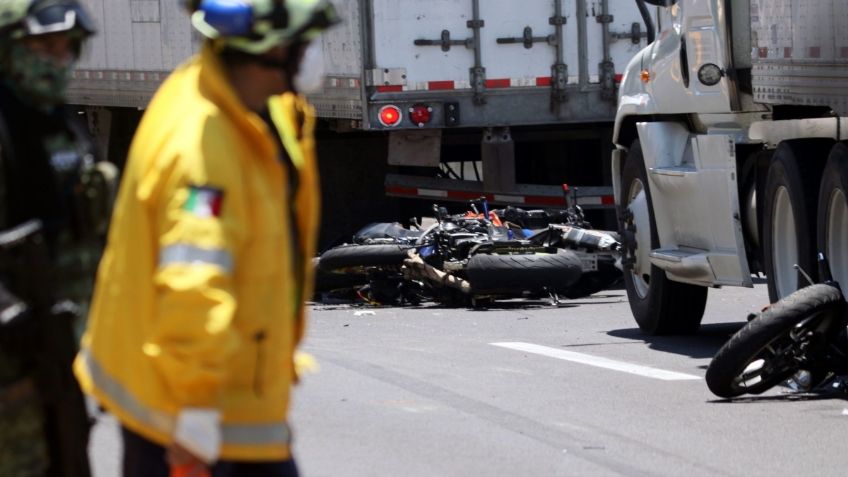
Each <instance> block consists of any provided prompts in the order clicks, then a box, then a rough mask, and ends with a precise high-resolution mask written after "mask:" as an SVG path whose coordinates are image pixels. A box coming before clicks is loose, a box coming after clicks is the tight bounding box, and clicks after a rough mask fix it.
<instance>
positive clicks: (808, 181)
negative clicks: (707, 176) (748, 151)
mask: <svg viewBox="0 0 848 477" xmlns="http://www.w3.org/2000/svg"><path fill="white" fill-rule="evenodd" d="M831 146H833V141H831V140H829V139H806V140H792V141H783V142H781V143H780V144H779V145H778V146H777V150H775V152H774V156H772V160H771V165H770V166H769V170H768V176H767V178H766V187H765V200H764V208H763V241H762V244H763V268H764V269H765V274H766V276H767V277H768V292H769V299H770V300H771V302H772V303H774V302H776V301H777V300H780V299H781V298H783V295H787V294H789V293H791V292H793V291H795V290H794V289H793V290H789V291H788V293H787V292H784V293H781V292H780V289H779V286H778V284H777V280H778V278H777V277H778V276H779V275H780V274H779V272H778V271H776V270H775V269H776V267H777V265H776V264H775V254H776V253H778V252H776V251H775V250H774V240H775V239H777V240H780V239H781V238H782V235H781V234H776V233H775V231H774V229H773V224H774V219H773V217H774V216H775V213H776V212H777V211H776V210H775V207H776V196H777V193H778V191H779V190H780V189H782V188H785V189H786V191H787V194H788V195H789V202H790V206H791V207H792V211H793V215H794V217H795V240H796V243H797V244H798V265H799V266H800V267H801V268H802V269H803V270H804V271H806V272H807V273H808V274H809V275H810V277H811V278H812V279H813V281H814V282H817V281H818V270H817V265H816V250H815V245H816V244H815V237H816V223H815V221H814V219H815V217H816V215H817V212H816V206H817V205H818V198H819V185H820V182H821V178H822V170H823V169H824V163H825V161H826V159H827V155H828V151H829V150H830V148H831ZM786 272H787V271H786V270H784V273H786ZM788 273H789V274H790V275H791V273H793V271H791V270H790V271H789V272H788ZM794 273H796V276H797V280H798V282H797V283H798V286H797V287H795V289H797V288H800V287H803V286H805V285H807V284H808V283H807V280H806V278H804V277H803V276H802V275H801V273H800V272H794Z"/></svg>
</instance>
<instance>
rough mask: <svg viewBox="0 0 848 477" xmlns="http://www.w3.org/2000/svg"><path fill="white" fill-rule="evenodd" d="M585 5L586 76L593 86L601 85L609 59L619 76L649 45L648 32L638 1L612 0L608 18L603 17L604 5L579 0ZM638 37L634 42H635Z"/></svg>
mask: <svg viewBox="0 0 848 477" xmlns="http://www.w3.org/2000/svg"><path fill="white" fill-rule="evenodd" d="M578 1H583V2H584V3H585V4H586V30H587V35H586V37H587V40H588V55H589V61H588V65H587V70H588V71H587V72H586V74H587V75H588V76H589V82H590V83H599V82H600V81H601V78H602V77H603V74H604V72H603V70H602V66H601V63H602V62H604V61H606V60H609V61H610V62H611V63H612V64H611V65H610V67H611V68H612V72H613V73H614V74H615V75H620V74H622V73H623V72H624V68H625V67H626V66H627V63H629V62H630V59H631V58H633V56H635V55H636V53H638V52H639V50H641V49H642V48H644V47H645V46H646V45H647V31H646V30H645V25H644V24H643V22H642V16H641V15H640V14H639V10H638V9H636V8H635V7H634V5H635V1H621V0H611V1H609V2H607V3H608V5H609V6H608V7H607V9H608V12H607V14H608V15H609V18H605V17H604V15H605V14H604V12H603V3H604V2H602V1H599V0H578ZM605 22H608V23H607V24H608V25H609V36H608V39H607V41H609V43H610V45H609V50H610V56H609V58H607V59H605V58H604V47H603V42H604V31H603V26H604V23H605ZM634 37H635V41H634Z"/></svg>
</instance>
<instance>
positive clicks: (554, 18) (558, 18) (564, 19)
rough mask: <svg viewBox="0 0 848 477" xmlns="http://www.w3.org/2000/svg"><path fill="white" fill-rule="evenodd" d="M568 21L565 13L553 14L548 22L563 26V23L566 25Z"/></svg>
mask: <svg viewBox="0 0 848 477" xmlns="http://www.w3.org/2000/svg"><path fill="white" fill-rule="evenodd" d="M566 23H568V18H567V17H565V16H564V15H556V16H552V17H551V18H548V24H550V25H554V26H557V25H559V26H562V25H565V24H566Z"/></svg>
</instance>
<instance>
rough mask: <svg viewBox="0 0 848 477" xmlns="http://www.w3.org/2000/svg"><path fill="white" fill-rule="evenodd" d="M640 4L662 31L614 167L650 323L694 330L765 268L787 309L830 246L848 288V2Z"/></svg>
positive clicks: (638, 62)
mask: <svg viewBox="0 0 848 477" xmlns="http://www.w3.org/2000/svg"><path fill="white" fill-rule="evenodd" d="M637 3H640V5H639V6H640V9H641V10H642V11H643V14H644V15H645V19H646V23H650V19H651V18H650V16H648V15H647V13H646V12H648V11H649V10H653V9H655V13H656V18H657V25H655V26H654V25H650V24H649V25H648V28H649V29H650V31H651V32H652V33H654V32H655V34H652V35H651V40H653V41H651V42H650V44H649V45H648V46H647V47H646V48H644V49H643V50H642V51H640V52H639V53H637V54H636V55H635V56H634V57H633V58H632V59H631V61H630V63H629V64H628V66H627V68H626V70H625V73H624V77H623V79H622V83H621V89H620V92H619V100H618V109H617V113H616V119H615V129H614V133H613V140H614V142H615V144H616V150H615V151H614V152H613V156H612V166H611V169H612V171H613V172H612V173H613V186H614V195H615V200H616V204H617V216H618V223H619V229H620V232H621V234H622V239H623V243H624V257H623V260H622V263H623V265H624V267H625V284H626V288H627V293H628V299H629V301H630V304H631V309H632V311H633V314H634V317H635V319H636V321H637V323H638V324H639V326H640V328H641V329H642V330H643V331H645V332H647V333H651V334H663V333H688V332H694V331H696V330H697V329H698V327H699V325H700V322H701V318H702V316H703V311H704V307H705V304H706V299H707V293H708V289H709V288H710V287H720V286H745V287H752V286H753V279H752V274H765V276H766V281H767V284H768V288H769V297H770V299H771V300H772V301H776V300H777V299H779V298H782V297H784V296H786V295H788V294H790V293H791V292H793V291H795V290H797V289H798V288H800V287H802V286H804V285H806V284H807V282H808V281H815V280H816V279H817V271H816V269H815V268H816V267H815V263H816V262H815V257H816V253H817V252H818V251H822V252H825V253H826V254H828V256H830V257H831V260H832V261H835V263H834V267H833V268H834V269H835V270H837V272H836V274H837V279H840V278H841V279H848V277H845V276H840V273H846V272H844V271H840V270H846V269H848V267H846V266H845V265H846V264H845V263H844V261H845V257H846V253H845V252H844V251H843V250H844V248H845V247H846V245H845V244H846V243H848V232H846V227H848V224H846V218H848V215H846V214H845V212H844V211H845V210H846V208H845V194H844V185H845V183H846V181H845V177H844V173H843V170H844V169H845V167H846V166H845V164H844V162H845V161H848V156H845V154H844V150H845V146H844V144H843V143H841V142H840V140H841V139H842V137H843V135H842V132H841V127H840V125H841V123H842V119H843V118H842V116H844V115H845V112H846V110H848V108H846V105H845V100H844V97H845V94H846V92H848V82H846V81H844V80H841V79H839V80H836V79H835V78H836V77H839V76H840V75H841V77H848V38H843V37H844V35H842V34H841V33H840V32H838V31H837V28H836V26H837V25H838V22H839V19H840V18H843V19H844V18H845V17H846V15H848V5H846V4H845V2H839V1H825V2H816V3H815V4H812V3H805V2H800V1H793V0H782V1H766V0H676V1H671V0H669V1H664V0H655V1H650V2H647V1H644V2H643V1H642V0H639V1H638V2H637ZM648 3H650V6H648V5H647V4H648ZM651 13H654V12H651ZM841 45H844V46H841ZM829 158H830V161H829ZM833 177H836V179H833Z"/></svg>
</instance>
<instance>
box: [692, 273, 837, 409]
mask: <svg viewBox="0 0 848 477" xmlns="http://www.w3.org/2000/svg"><path fill="white" fill-rule="evenodd" d="M843 308H844V301H843V298H842V293H840V292H839V289H837V288H836V287H833V286H830V285H825V284H816V285H812V286H809V287H807V288H802V289H801V290H798V291H796V292H794V293H793V294H791V295H789V296H787V297H786V298H784V299H782V300H780V301H779V302H777V303H775V304H774V305H772V306H771V307H769V308H768V309H766V310H765V311H764V312H762V313H760V314H759V315H757V317H756V318H754V319H753V320H751V321H750V322H748V324H746V325H745V326H744V327H743V328H742V329H741V330H739V331H737V332H736V334H735V335H733V337H731V338H730V340H728V341H727V343H725V344H724V346H722V347H721V349H719V350H718V352H717V353H716V355H715V357H714V358H713V360H712V362H710V366H709V368H707V374H706V381H707V386H708V387H709V388H710V391H712V392H713V394H715V395H716V396H719V397H723V398H732V397H736V396H741V395H742V394H761V393H763V392H764V391H766V390H768V389H770V388H772V387H774V386H776V385H778V384H780V383H782V382H783V381H785V380H787V379H788V378H789V377H791V376H792V375H794V374H795V373H796V372H798V371H799V370H800V369H802V368H801V365H800V364H799V363H798V362H797V361H796V360H794V359H792V354H793V353H794V352H796V351H799V350H800V349H805V347H806V346H807V345H808V344H809V342H810V340H809V338H805V336H806V331H809V330H813V329H815V328H816V325H817V324H819V323H820V322H821V321H820V320H823V319H829V318H831V317H833V316H834V315H832V314H838V313H841V312H842V311H843ZM775 350H778V352H777V353H775ZM802 353H803V352H802ZM807 371H810V372H811V374H812V375H814V376H817V378H815V379H816V380H817V382H812V383H810V384H811V386H815V385H817V384H820V382H821V380H822V379H823V378H824V377H825V376H826V375H827V373H825V372H822V371H823V370H819V369H808V370H807Z"/></svg>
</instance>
